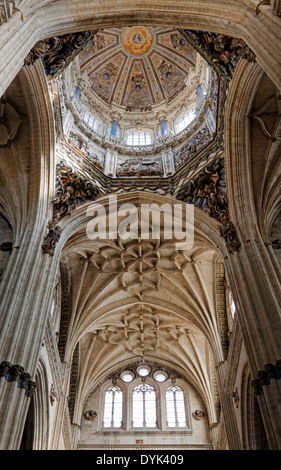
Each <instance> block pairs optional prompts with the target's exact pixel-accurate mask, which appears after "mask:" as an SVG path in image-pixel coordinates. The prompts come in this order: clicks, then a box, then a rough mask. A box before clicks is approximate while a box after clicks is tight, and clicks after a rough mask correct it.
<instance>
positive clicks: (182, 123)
mask: <svg viewBox="0 0 281 470" xmlns="http://www.w3.org/2000/svg"><path fill="white" fill-rule="evenodd" d="M195 116H196V114H195V110H194V109H191V110H190V111H188V113H186V114H185V115H184V116H183V117H182V118H181V119H180V120H179V121H178V123H177V126H176V129H177V132H181V131H182V130H183V129H185V128H186V126H188V124H190V123H191V122H192V121H193V120H194V119H195Z"/></svg>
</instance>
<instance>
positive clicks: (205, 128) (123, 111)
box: [58, 25, 223, 191]
mask: <svg viewBox="0 0 281 470" xmlns="http://www.w3.org/2000/svg"><path fill="white" fill-rule="evenodd" d="M220 89H221V84H220V82H219V79H218V74H217V72H216V71H214V70H213V69H212V67H211V66H210V64H209V63H208V61H207V60H206V58H205V57H202V55H201V54H200V52H199V51H198V50H197V49H196V47H195V46H194V45H193V44H191V43H190V41H189V38H188V36H187V35H186V33H185V32H183V31H180V30H178V29H174V28H160V27H148V26H141V25H138V26H132V27H124V28H108V29H103V30H100V31H98V32H96V33H92V34H91V37H90V38H88V39H87V43H86V45H84V46H83V48H82V49H81V50H79V51H78V52H77V54H76V56H75V60H73V62H72V63H71V65H70V66H69V67H68V68H67V69H66V70H65V72H64V73H63V74H62V76H61V79H59V80H58V95H59V98H60V107H61V109H63V113H64V118H63V130H62V132H63V135H64V136H65V140H64V144H63V145H62V146H61V155H60V161H64V162H66V161H67V152H69V153H72V152H73V151H75V152H77V151H78V155H77V157H78V158H79V159H80V158H83V159H84V160H85V164H86V165H88V166H89V165H90V166H91V167H92V166H93V167H94V169H96V168H98V169H99V170H100V171H101V172H102V173H103V174H104V175H105V176H108V177H110V178H112V179H113V180H114V179H116V180H120V181H123V180H124V179H126V178H129V179H130V178H134V179H135V178H140V179H143V178H150V179H151V178H155V179H156V180H161V179H162V178H164V179H165V178H167V177H171V176H172V175H174V174H176V173H177V172H178V171H179V170H180V171H181V170H182V168H185V167H186V164H187V163H189V164H190V165H193V167H194V162H195V159H196V162H197V163H196V165H197V164H199V163H200V161H201V160H202V156H201V153H202V151H203V150H204V148H206V147H208V148H209V147H210V148H209V150H210V151H212V152H214V151H216V149H217V140H216V136H217V133H218V106H219V101H221V100H223V98H219V96H220ZM220 124H221V119H220V122H219V127H220ZM199 153H200V156H199ZM205 154H206V151H205ZM111 181H112V180H111ZM110 184H111V183H110ZM157 184H158V183H157ZM161 184H162V183H161ZM163 185H164V186H165V188H166V186H167V182H166V181H163ZM165 191H166V189H165Z"/></svg>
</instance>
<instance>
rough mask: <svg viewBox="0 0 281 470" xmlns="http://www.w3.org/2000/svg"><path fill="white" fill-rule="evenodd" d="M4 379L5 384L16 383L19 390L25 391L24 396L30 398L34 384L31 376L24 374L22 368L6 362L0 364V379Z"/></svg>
mask: <svg viewBox="0 0 281 470" xmlns="http://www.w3.org/2000/svg"><path fill="white" fill-rule="evenodd" d="M1 377H4V378H5V379H6V380H7V382H17V383H18V387H19V388H23V389H24V390H25V395H26V396H27V397H29V398H31V397H32V396H33V394H34V391H35V388H36V383H35V382H33V381H32V380H31V376H30V375H29V374H28V373H27V372H24V367H22V366H21V365H19V364H16V365H13V364H11V363H10V362H8V361H3V362H1V363H0V378H1Z"/></svg>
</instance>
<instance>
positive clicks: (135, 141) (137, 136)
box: [127, 132, 151, 147]
mask: <svg viewBox="0 0 281 470" xmlns="http://www.w3.org/2000/svg"><path fill="white" fill-rule="evenodd" d="M127 145H134V146H136V147H137V146H140V147H141V146H143V145H151V135H150V134H148V133H147V132H132V133H131V134H128V137H127Z"/></svg>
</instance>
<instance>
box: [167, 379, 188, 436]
mask: <svg viewBox="0 0 281 470" xmlns="http://www.w3.org/2000/svg"><path fill="white" fill-rule="evenodd" d="M166 412H167V425H168V427H169V428H175V427H185V426H186V412H185V405H184V394H183V390H182V388H180V387H178V386H175V385H172V386H170V387H168V388H167V389H166Z"/></svg>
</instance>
